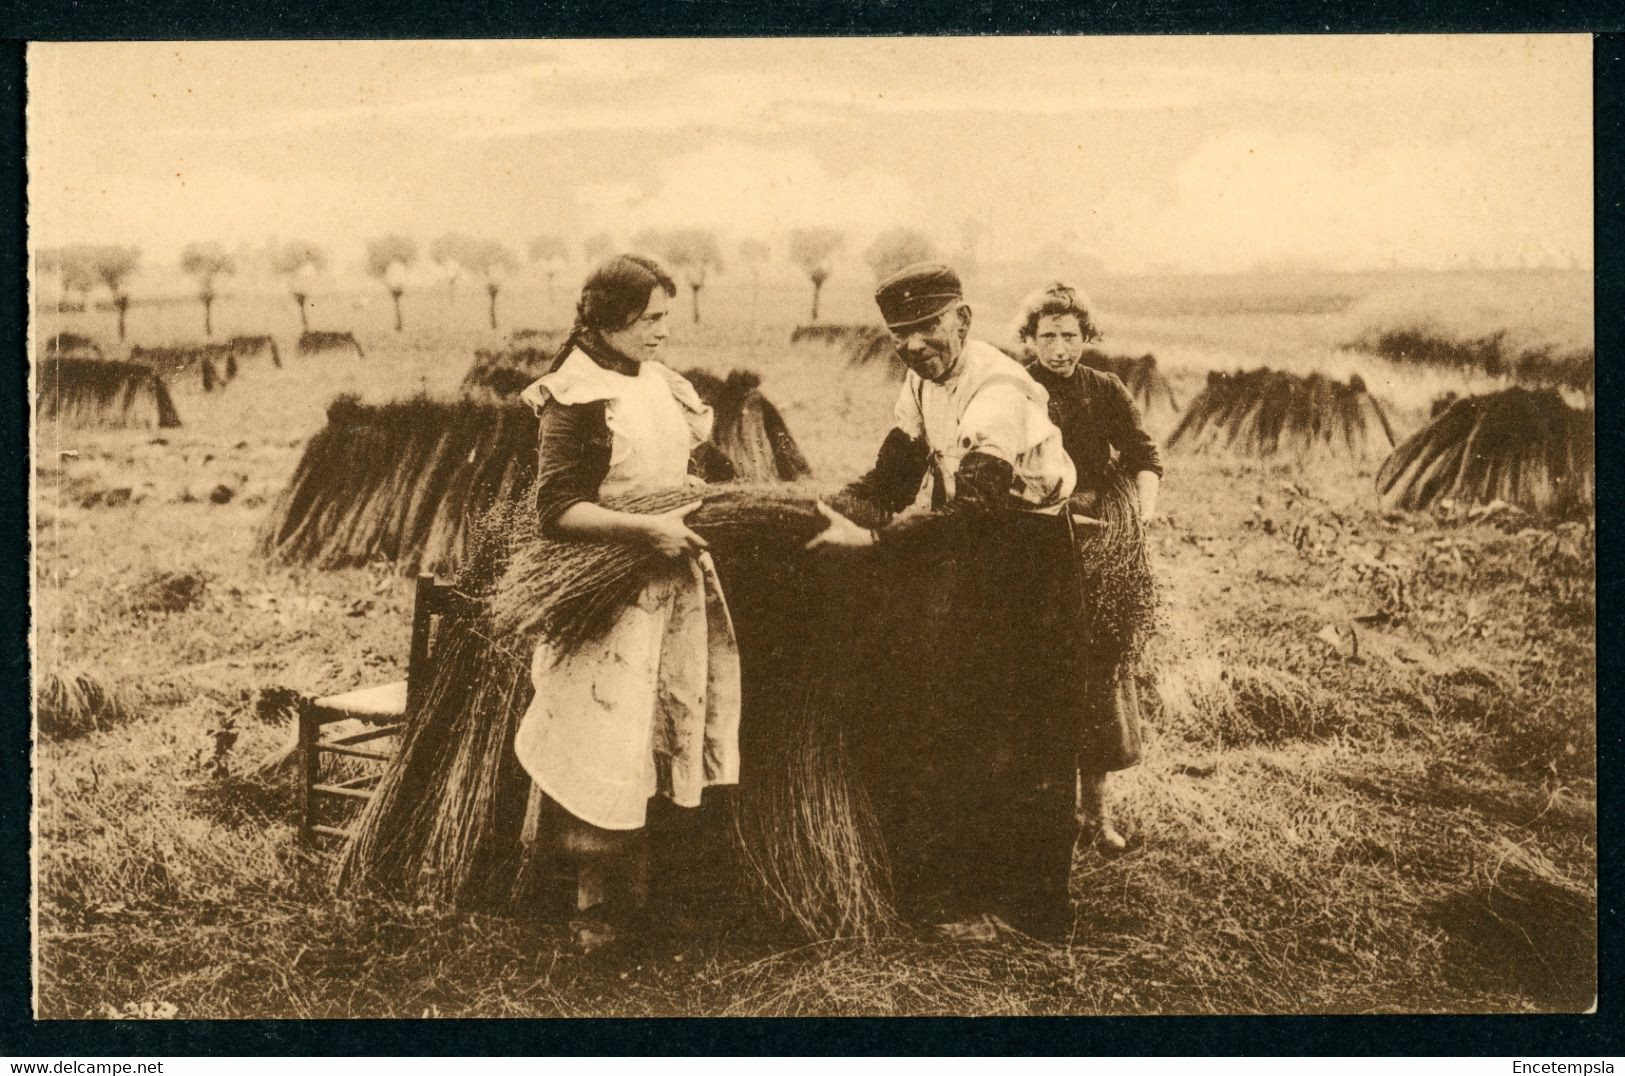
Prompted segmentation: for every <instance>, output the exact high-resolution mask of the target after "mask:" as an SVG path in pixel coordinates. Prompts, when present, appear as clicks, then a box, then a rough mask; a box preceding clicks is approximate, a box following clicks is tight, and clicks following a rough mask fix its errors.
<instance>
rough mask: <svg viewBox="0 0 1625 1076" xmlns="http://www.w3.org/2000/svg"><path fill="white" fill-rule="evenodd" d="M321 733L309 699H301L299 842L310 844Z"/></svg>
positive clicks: (312, 831)
mask: <svg viewBox="0 0 1625 1076" xmlns="http://www.w3.org/2000/svg"><path fill="white" fill-rule="evenodd" d="M320 734H321V726H320V725H318V724H317V723H316V714H315V711H314V710H313V709H312V707H311V705H310V700H309V699H300V700H299V748H298V750H299V843H300V844H304V845H310V844H313V843H314V842H315V837H316V834H315V831H314V830H313V829H312V828H311V827H313V826H314V825H315V824H316V794H315V793H314V792H312V791H311V789H312V788H314V787H315V785H316V774H317V767H318V765H319V764H320V758H319V756H318V755H317V753H316V738H317V736H319V735H320Z"/></svg>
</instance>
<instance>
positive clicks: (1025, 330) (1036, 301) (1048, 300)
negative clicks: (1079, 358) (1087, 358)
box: [1016, 280, 1100, 344]
mask: <svg viewBox="0 0 1625 1076" xmlns="http://www.w3.org/2000/svg"><path fill="white" fill-rule="evenodd" d="M1063 314H1071V315H1073V316H1074V317H1076V318H1077V319H1078V328H1079V329H1080V330H1081V331H1082V333H1083V342H1084V343H1086V344H1087V343H1089V342H1091V341H1093V340H1099V339H1100V330H1099V329H1097V328H1095V322H1094V319H1093V318H1091V317H1090V316H1089V299H1088V297H1087V296H1085V295H1084V294H1083V292H1082V291H1081V290H1079V289H1078V288H1075V287H1073V286H1072V285H1071V284H1067V283H1065V282H1063V281H1059V280H1057V281H1055V282H1054V283H1051V284H1046V285H1044V287H1042V288H1040V289H1039V290H1038V291H1035V292H1033V294H1032V295H1030V296H1028V297H1027V301H1026V302H1025V303H1023V304H1022V307H1021V321H1020V322H1019V323H1018V325H1017V327H1016V334H1017V335H1018V336H1020V337H1021V338H1022V339H1023V340H1031V339H1032V338H1033V336H1034V335H1035V334H1036V333H1037V332H1038V322H1039V319H1041V318H1048V317H1060V316H1061V315H1063Z"/></svg>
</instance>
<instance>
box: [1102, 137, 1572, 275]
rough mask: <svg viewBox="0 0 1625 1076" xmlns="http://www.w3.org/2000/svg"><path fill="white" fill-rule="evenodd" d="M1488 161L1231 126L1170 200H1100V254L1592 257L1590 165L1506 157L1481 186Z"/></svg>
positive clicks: (1456, 149) (1341, 259)
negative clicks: (1580, 210) (1580, 169)
mask: <svg viewBox="0 0 1625 1076" xmlns="http://www.w3.org/2000/svg"><path fill="white" fill-rule="evenodd" d="M1486 163H1487V160H1486V158H1485V156H1484V155H1483V154H1482V153H1481V152H1475V151H1474V150H1472V149H1470V148H1469V147H1466V146H1463V145H1448V144H1446V145H1439V144H1433V143H1424V142H1420V141H1399V142H1388V143H1384V144H1381V145H1378V146H1365V147H1361V148H1359V149H1356V148H1353V147H1351V146H1349V145H1348V144H1346V143H1340V142H1336V141H1334V140H1332V139H1329V138H1324V137H1320V136H1312V135H1300V136H1285V135H1279V134H1275V133H1272V132H1269V131H1265V130H1236V131H1231V132H1228V133H1226V134H1223V135H1220V136H1217V137H1215V138H1213V139H1211V140H1209V141H1207V142H1206V143H1205V144H1203V145H1202V146H1201V147H1200V148H1198V149H1197V150H1196V151H1195V152H1194V153H1193V154H1191V155H1190V156H1189V157H1188V158H1187V159H1186V160H1185V162H1184V164H1183V165H1182V166H1181V168H1180V170H1179V174H1178V179H1177V184H1176V189H1175V193H1174V194H1173V196H1171V197H1164V198H1157V197H1149V196H1146V195H1143V194H1136V193H1129V192H1118V193H1117V194H1116V195H1114V196H1111V197H1110V198H1108V200H1107V203H1106V204H1105V205H1104V206H1103V207H1102V210H1101V213H1100V220H1101V221H1103V222H1106V223H1105V225H1104V234H1103V236H1102V239H1101V243H1102V248H1103V253H1104V255H1105V256H1106V258H1107V260H1108V261H1109V262H1111V263H1113V264H1119V265H1122V264H1127V265H1131V266H1134V267H1149V266H1148V263H1151V262H1157V261H1167V262H1172V263H1174V264H1177V265H1188V266H1200V267H1203V268H1211V269H1218V270H1240V269H1245V268H1248V267H1250V266H1253V265H1255V264H1259V263H1283V264H1287V263H1295V264H1319V265H1323V266H1329V267H1339V268H1362V267H1384V266H1387V265H1390V264H1395V263H1401V264H1410V265H1423V266H1429V265H1431V266H1446V265H1451V264H1457V263H1459V262H1461V261H1464V260H1467V259H1473V258H1476V259H1479V260H1483V261H1491V262H1492V261H1496V260H1498V259H1502V260H1504V259H1508V258H1510V259H1513V260H1516V259H1517V258H1520V257H1523V258H1527V259H1529V260H1532V261H1535V260H1541V261H1547V260H1556V261H1561V260H1567V259H1569V258H1571V257H1572V258H1575V259H1580V260H1586V259H1589V256H1590V251H1589V239H1588V230H1589V215H1588V214H1582V215H1583V216H1584V217H1585V219H1584V220H1583V221H1578V220H1576V219H1575V214H1574V205H1575V204H1576V201H1575V199H1576V197H1577V196H1581V197H1583V192H1584V191H1585V190H1587V189H1589V174H1588V173H1587V174H1584V175H1576V174H1570V175H1567V176H1564V177H1556V176H1554V170H1553V168H1552V167H1551V165H1550V162H1537V161H1530V160H1522V161H1520V160H1507V161H1502V162H1498V163H1497V169H1496V172H1497V174H1496V175H1495V176H1494V177H1493V178H1494V182H1493V183H1491V182H1488V179H1489V178H1490V177H1488V176H1486V173H1485V166H1486ZM1554 179H1558V181H1557V182H1554Z"/></svg>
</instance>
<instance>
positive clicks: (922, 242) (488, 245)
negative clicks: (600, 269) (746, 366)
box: [39, 228, 938, 341]
mask: <svg viewBox="0 0 1625 1076" xmlns="http://www.w3.org/2000/svg"><path fill="white" fill-rule="evenodd" d="M632 245H633V247H634V248H636V249H638V250H641V251H645V252H647V253H649V254H651V255H653V256H654V257H656V258H658V259H659V260H660V261H662V262H664V263H665V264H666V265H667V266H668V267H669V268H670V269H672V270H673V271H674V272H675V273H676V274H677V275H678V276H680V277H681V278H682V281H683V284H684V285H685V286H686V287H687V288H688V290H689V299H690V308H691V311H692V314H693V319H694V321H695V322H696V323H698V322H699V320H700V293H701V292H702V291H703V290H704V288H705V286H706V283H707V281H708V280H709V279H710V278H711V276H712V275H714V274H716V273H719V272H721V271H722V270H723V268H724V262H723V256H722V247H721V244H720V243H719V242H718V240H717V237H716V235H715V233H713V232H711V231H709V230H707V229H703V228H674V229H666V230H655V229H649V230H645V231H642V232H639V233H638V234H637V235H636V236H635V237H634V238H633V241H632ZM844 245H845V237H844V236H843V235H842V234H841V233H840V232H838V231H836V230H834V229H832V228H798V229H795V230H793V231H791V232H790V233H789V235H788V239H787V245H786V251H785V252H786V255H787V257H788V260H789V261H790V262H792V263H793V264H795V265H796V266H797V267H799V268H800V269H801V270H802V271H803V272H804V273H806V274H807V279H808V280H809V281H811V283H812V289H813V291H812V320H813V321H817V320H818V306H819V298H820V295H821V293H822V291H823V287H824V283H825V281H827V280H828V279H829V277H830V275H831V273H832V272H833V268H832V266H833V262H834V258H835V255H836V254H838V253H839V252H840V250H841V248H842V247H843V246H844ZM614 249H615V248H614V244H613V242H612V240H611V239H610V237H609V235H608V234H606V233H599V234H596V235H593V236H591V237H590V238H588V239H587V240H586V242H585V243H584V244H583V245H582V254H583V255H584V256H585V259H586V261H587V262H588V263H589V264H592V263H596V262H598V261H600V260H602V259H603V258H604V257H606V256H608V255H609V254H610V253H612V252H613V251H614ZM419 253H420V252H419V247H418V243H417V241H416V240H415V239H413V238H411V237H410V236H406V235H385V236H380V237H378V238H376V239H373V240H371V241H370V242H369V243H368V244H367V248H366V258H365V266H366V269H367V272H368V274H369V275H371V276H372V277H373V278H375V279H376V280H378V281H379V282H380V283H382V284H383V285H384V287H385V288H387V289H388V291H389V293H390V298H391V300H392V301H393V302H394V307H395V328H396V331H400V330H401V329H402V327H403V322H402V317H401V297H402V296H403V295H404V294H405V291H406V283H407V276H408V272H409V271H410V270H411V268H412V267H413V266H414V265H415V264H417V262H418V260H419ZM427 253H428V257H429V260H430V261H431V262H432V263H433V264H434V265H435V266H436V267H437V268H438V269H439V270H440V272H441V274H442V275H443V276H444V277H445V279H446V282H447V288H448V290H451V291H452V292H455V289H456V286H457V282H458V281H459V280H460V279H463V278H464V277H473V278H477V279H479V280H480V281H481V282H482V283H483V285H484V287H485V291H486V293H487V295H488V297H489V300H490V322H491V327H492V328H493V329H494V328H496V327H497V296H498V295H499V294H500V292H501V290H502V286H503V282H504V280H505V279H506V277H507V275H508V274H509V273H511V272H512V271H513V270H514V269H515V268H516V267H517V265H518V260H517V259H516V258H515V257H514V255H513V253H512V251H510V250H509V249H508V247H507V246H505V245H504V244H502V243H500V242H498V241H496V240H490V239H480V238H476V237H473V236H469V235H464V234H462V233H460V232H448V233H446V234H445V235H442V236H440V237H438V238H437V239H435V240H434V241H433V242H432V243H430V244H429V247H428V251H427ZM528 253H529V256H530V261H531V262H532V264H535V265H537V266H538V267H539V268H540V269H541V270H542V272H543V273H544V275H545V276H546V279H547V286H548V292H549V299H550V300H551V296H552V290H553V283H554V280H555V279H556V278H557V276H558V274H559V273H560V272H561V271H562V270H563V268H564V267H565V265H567V264H568V262H569V254H570V248H569V246H568V244H566V243H565V241H564V240H563V239H562V238H561V237H559V236H557V235H539V236H537V237H535V238H534V239H532V240H531V241H530V244H529V249H528ZM771 254H772V249H771V248H770V247H769V246H768V245H767V244H766V243H765V242H763V241H762V240H760V239H754V238H751V239H746V240H744V241H743V242H741V243H740V245H739V258H740V260H741V261H742V262H744V264H745V265H746V266H747V267H748V268H749V270H750V274H751V287H752V304H753V306H754V303H755V297H756V295H757V293H758V291H759V288H760V276H761V269H762V266H763V265H765V264H766V263H767V261H768V259H769V257H770V256H771ZM937 256H938V249H937V246H936V244H935V243H934V242H933V241H932V240H931V238H930V237H929V236H927V235H925V234H924V233H923V232H919V231H916V230H914V229H911V228H893V229H891V230H889V231H887V232H885V233H883V234H881V235H880V236H879V237H878V238H877V239H875V241H874V242H873V243H872V244H870V246H869V248H868V249H867V251H866V252H865V254H864V258H865V260H866V261H867V262H868V263H869V265H870V267H871V268H872V269H873V270H874V272H875V275H876V277H877V278H878V277H881V276H884V275H886V274H887V273H889V272H891V271H892V270H893V269H896V268H898V267H900V266H903V265H906V264H908V263H910V262H915V261H924V260H928V259H931V258H935V257H937ZM266 262H267V264H268V265H269V267H270V268H271V270H272V271H273V272H275V273H277V274H278V275H279V276H282V277H283V278H285V279H286V280H287V282H288V289H289V293H290V294H291V295H292V296H293V299H294V301H295V302H296V303H297V304H298V306H299V323H300V327H301V328H302V329H304V330H306V331H308V330H309V329H310V322H309V318H308V315H307V304H308V301H309V298H310V295H311V292H312V289H313V287H314V284H315V280H316V278H317V275H318V274H320V273H321V272H322V271H323V270H325V269H326V268H327V267H328V265H329V257H328V254H327V251H326V250H324V249H323V248H322V247H321V246H319V245H317V244H315V243H310V242H304V241H299V240H295V241H290V242H286V243H282V244H280V245H277V246H275V247H273V248H272V249H271V250H269V251H268V252H267V253H266ZM140 264H141V252H140V250H139V249H137V248H135V247H129V246H93V245H85V244H76V245H71V246H64V247H48V248H44V249H42V250H41V251H40V254H39V267H40V269H41V270H43V271H46V272H52V273H56V274H58V275H59V277H60V280H61V284H62V287H63V289H64V290H65V291H67V292H68V293H70V294H71V293H78V294H79V296H80V302H81V304H82V305H83V306H85V307H88V306H89V301H90V293H91V291H92V290H93V289H94V288H96V287H97V286H102V287H105V288H106V289H107V290H108V291H109V292H110V293H111V294H112V297H113V299H112V302H113V308H114V309H115V310H116V311H117V313H118V338H119V339H120V340H121V341H122V340H123V339H124V338H125V319H126V314H127V312H128V310H129V307H130V296H129V292H128V290H127V285H128V282H129V279H130V277H131V276H133V275H134V274H135V273H136V272H137V271H138V270H139V268H140ZM180 267H181V269H182V270H183V271H184V272H186V273H187V274H188V275H190V276H192V277H194V278H195V279H196V280H197V297H198V301H199V302H200V303H201V304H202V305H203V334H204V335H205V336H211V335H213V332H214V302H215V299H216V298H217V296H218V295H219V284H220V281H221V280H222V279H223V278H226V277H231V276H234V275H235V274H236V273H237V272H238V270H239V268H240V264H239V257H238V256H237V255H234V254H233V253H231V252H229V251H227V250H226V248H225V247H224V246H222V245H221V244H220V243H214V242H208V243H193V244H190V245H188V246H187V247H186V248H185V249H184V250H183V251H182V252H181V258H180Z"/></svg>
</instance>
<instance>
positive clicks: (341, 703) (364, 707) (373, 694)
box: [315, 680, 406, 721]
mask: <svg viewBox="0 0 1625 1076" xmlns="http://www.w3.org/2000/svg"><path fill="white" fill-rule="evenodd" d="M315 705H316V706H317V708H319V709H321V710H325V711H327V712H329V713H333V714H342V715H343V716H345V717H353V718H357V719H359V720H362V721H367V720H374V721H376V720H379V719H382V718H400V717H405V716H406V681H405V680H396V681H393V682H392V683H388V684H379V685H377V686H376V687H364V688H359V689H357V690H355V691H346V692H344V693H343V694H342V695H327V696H324V697H323V698H320V699H317V700H316V703H315Z"/></svg>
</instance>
